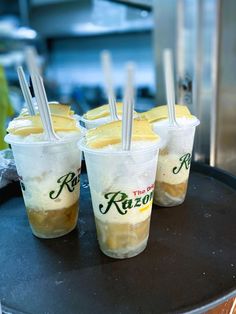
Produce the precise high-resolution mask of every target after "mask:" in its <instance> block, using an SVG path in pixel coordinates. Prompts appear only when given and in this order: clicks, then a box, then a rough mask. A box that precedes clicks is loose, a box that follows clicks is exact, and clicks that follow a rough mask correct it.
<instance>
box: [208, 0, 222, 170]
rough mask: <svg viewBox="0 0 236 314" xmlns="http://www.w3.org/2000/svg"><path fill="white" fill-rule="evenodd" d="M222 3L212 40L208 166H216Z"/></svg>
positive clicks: (218, 6) (218, 8) (217, 10)
mask: <svg viewBox="0 0 236 314" xmlns="http://www.w3.org/2000/svg"><path fill="white" fill-rule="evenodd" d="M221 6H222V1H221V0H217V5H216V23H215V24H216V34H215V38H214V50H213V62H212V63H213V65H212V84H213V101H212V105H211V120H210V121H211V128H210V165H211V166H215V165H216V132H217V128H216V127H217V112H218V106H217V104H218V96H219V74H220V73H219V50H220V38H221V18H220V12H221Z"/></svg>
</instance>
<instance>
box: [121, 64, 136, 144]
mask: <svg viewBox="0 0 236 314" xmlns="http://www.w3.org/2000/svg"><path fill="white" fill-rule="evenodd" d="M125 73H126V82H125V94H124V101H123V114H122V149H123V150H130V148H131V139H132V128H133V112H134V65H133V63H127V64H126V67H125Z"/></svg>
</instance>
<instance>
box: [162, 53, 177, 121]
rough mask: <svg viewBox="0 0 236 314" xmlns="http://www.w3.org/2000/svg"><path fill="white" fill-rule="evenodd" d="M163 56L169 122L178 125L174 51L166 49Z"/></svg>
mask: <svg viewBox="0 0 236 314" xmlns="http://www.w3.org/2000/svg"><path fill="white" fill-rule="evenodd" d="M163 57H164V74H165V87H166V98H167V107H168V116H169V124H170V125H171V126H178V124H177V122H176V117H175V85H174V73H173V56H172V51H171V50H170V49H165V50H164V53H163Z"/></svg>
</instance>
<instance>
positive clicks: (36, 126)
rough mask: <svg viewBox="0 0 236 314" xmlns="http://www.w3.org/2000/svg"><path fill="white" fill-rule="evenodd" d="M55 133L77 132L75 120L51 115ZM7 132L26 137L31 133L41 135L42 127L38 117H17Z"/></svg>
mask: <svg viewBox="0 0 236 314" xmlns="http://www.w3.org/2000/svg"><path fill="white" fill-rule="evenodd" d="M52 123H53V128H54V130H55V131H79V128H78V127H77V125H76V120H75V119H72V118H70V117H63V116H55V115H52ZM7 132H9V133H11V134H15V135H22V136H26V135H29V134H33V133H42V132H43V125H42V121H41V118H40V116H39V115H38V114H37V115H35V116H19V117H18V118H15V119H14V120H12V121H11V122H10V123H9V126H8V128H7Z"/></svg>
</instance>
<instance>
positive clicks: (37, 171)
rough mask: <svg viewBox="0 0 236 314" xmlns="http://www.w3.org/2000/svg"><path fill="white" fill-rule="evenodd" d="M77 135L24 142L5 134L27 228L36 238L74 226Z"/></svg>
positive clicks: (78, 158) (78, 162)
mask: <svg viewBox="0 0 236 314" xmlns="http://www.w3.org/2000/svg"><path fill="white" fill-rule="evenodd" d="M79 139H80V136H76V137H66V138H64V139H61V140H60V141H53V142H39V141H38V142H27V141H24V140H22V139H21V140H16V139H15V137H14V136H12V135H10V134H8V135H7V136H6V137H5V141H6V142H8V143H9V144H11V147H12V151H13V155H14V159H15V163H16V168H17V172H18V175H19V179H20V185H21V190H22V194H23V198H24V202H25V207H26V211H27V215H28V219H29V223H30V227H31V229H32V232H33V234H34V235H35V236H37V237H39V238H57V237H60V236H63V235H65V234H67V233H69V232H70V231H72V230H73V229H74V228H75V227H76V224H77V218H78V201H79V193H80V167H81V153H80V150H79V148H78V144H77V143H78V140H79Z"/></svg>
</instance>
